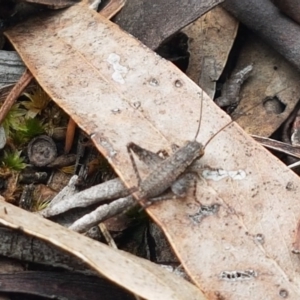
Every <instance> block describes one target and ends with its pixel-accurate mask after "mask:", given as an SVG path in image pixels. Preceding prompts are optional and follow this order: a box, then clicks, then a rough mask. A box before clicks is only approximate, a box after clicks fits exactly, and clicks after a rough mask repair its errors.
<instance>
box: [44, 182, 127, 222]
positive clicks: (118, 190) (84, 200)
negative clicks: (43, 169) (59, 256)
mask: <svg viewBox="0 0 300 300" xmlns="http://www.w3.org/2000/svg"><path fill="white" fill-rule="evenodd" d="M63 191H64V189H63V190H62V192H63ZM60 194H61V193H59V194H58V195H57V196H56V197H55V198H54V199H53V200H52V201H51V203H50V205H49V206H48V207H47V208H45V209H44V210H43V211H41V212H40V214H41V215H42V216H43V217H45V218H49V217H52V216H56V215H58V214H62V213H64V212H66V211H68V210H70V209H72V208H75V207H87V206H90V205H93V204H96V203H100V202H103V201H107V200H114V199H118V198H122V197H126V196H127V195H128V194H129V191H128V189H127V188H126V187H125V186H124V184H123V183H122V181H121V180H120V179H119V178H116V179H112V180H109V181H106V182H104V183H101V184H98V185H95V186H93V187H91V188H89V189H86V190H84V191H81V192H79V193H76V194H74V193H73V194H72V195H69V196H68V195H66V194H65V192H63V193H62V194H61V195H60Z"/></svg>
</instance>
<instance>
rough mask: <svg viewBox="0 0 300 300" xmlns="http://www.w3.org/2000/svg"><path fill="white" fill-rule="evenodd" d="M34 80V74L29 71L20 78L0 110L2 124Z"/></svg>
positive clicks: (0, 122)
mask: <svg viewBox="0 0 300 300" xmlns="http://www.w3.org/2000/svg"><path fill="white" fill-rule="evenodd" d="M32 78H33V76H32V74H31V73H30V71H29V70H28V69H26V71H25V72H24V73H23V75H22V76H21V77H20V79H19V81H18V82H17V83H16V84H15V86H14V87H13V88H12V90H11V91H10V93H9V94H8V96H7V97H6V99H5V100H4V103H3V105H2V106H1V108H0V124H2V123H3V121H4V119H5V117H6V116H7V114H8V113H9V111H10V109H11V108H12V106H13V105H14V103H15V102H16V100H17V98H18V97H19V96H20V95H21V93H22V92H23V90H24V89H25V88H26V86H27V85H28V84H29V82H30V81H31V79H32Z"/></svg>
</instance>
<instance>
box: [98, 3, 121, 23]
mask: <svg viewBox="0 0 300 300" xmlns="http://www.w3.org/2000/svg"><path fill="white" fill-rule="evenodd" d="M125 2H126V1H125V0H110V1H109V2H108V3H107V4H106V6H105V7H104V8H103V9H102V10H101V11H100V12H99V13H100V14H101V15H102V16H103V17H105V18H107V19H110V18H112V17H113V16H114V15H115V14H117V13H118V12H119V11H120V10H121V9H122V8H123V6H124V5H125Z"/></svg>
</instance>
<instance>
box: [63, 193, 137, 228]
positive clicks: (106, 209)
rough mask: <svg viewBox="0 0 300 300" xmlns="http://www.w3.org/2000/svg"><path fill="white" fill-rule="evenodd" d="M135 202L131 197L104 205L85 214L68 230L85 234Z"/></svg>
mask: <svg viewBox="0 0 300 300" xmlns="http://www.w3.org/2000/svg"><path fill="white" fill-rule="evenodd" d="M135 204H136V201H135V200H134V198H133V197H132V196H128V197H126V198H121V199H118V200H116V201H114V202H112V203H110V204H104V205H101V206H100V207H98V208H97V209H96V210H94V211H93V212H91V213H90V214H86V215H85V216H83V217H82V218H81V219H79V220H77V221H75V222H74V223H73V224H72V225H71V226H70V227H69V229H71V230H74V231H77V232H80V233H82V232H85V231H87V230H89V229H90V228H91V227H92V226H95V225H97V224H99V223H101V222H103V221H105V220H107V219H109V218H111V217H114V216H116V215H118V214H120V213H122V212H124V211H126V210H127V209H128V207H132V206H133V205H135Z"/></svg>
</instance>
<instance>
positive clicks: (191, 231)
mask: <svg viewBox="0 0 300 300" xmlns="http://www.w3.org/2000/svg"><path fill="white" fill-rule="evenodd" d="M7 36H8V37H9V39H10V40H11V42H12V43H13V45H14V46H15V48H16V49H17V51H18V52H19V54H20V56H21V57H22V59H23V60H24V62H25V63H26V65H27V66H28V68H29V69H30V71H31V72H32V73H33V74H34V76H35V78H36V79H37V80H38V82H39V83H40V84H41V85H42V87H43V88H44V89H45V90H46V91H47V92H48V93H49V95H50V96H51V97H52V98H53V100H54V101H55V102H56V103H57V104H58V105H60V106H61V107H62V108H63V109H64V110H65V111H66V112H67V113H69V114H70V115H71V116H72V118H73V119H74V120H75V122H76V123H77V124H78V125H79V126H80V127H81V128H82V129H84V130H85V131H86V132H87V133H88V134H90V135H91V138H92V139H93V141H94V143H95V145H96V147H97V148H98V149H99V150H100V151H101V152H102V153H103V154H104V155H105V156H106V157H107V159H108V160H109V161H110V163H111V164H112V165H113V167H114V168H115V170H116V172H117V173H118V174H119V175H120V177H121V178H122V180H124V182H125V183H126V185H127V186H129V187H131V186H134V185H136V180H134V172H133V170H132V166H131V165H130V159H129V157H128V155H127V153H126V144H127V143H128V142H135V143H137V144H139V145H141V146H143V147H145V148H147V149H149V150H151V151H154V152H155V151H158V150H161V149H166V150H170V149H171V144H173V143H175V144H177V145H179V146H180V145H182V144H183V140H187V139H189V140H191V139H194V135H195V132H196V130H197V127H198V122H199V110H200V105H201V103H200V102H201V101H202V100H203V104H202V105H203V115H202V123H201V124H202V126H201V132H200V136H199V137H198V138H197V139H198V140H199V141H203V142H205V141H207V140H208V139H209V138H210V137H211V135H212V134H213V133H216V132H217V131H218V130H219V129H221V128H222V127H223V126H224V125H225V124H227V123H228V122H229V118H228V117H227V116H226V115H225V114H224V113H223V112H222V111H221V110H220V109H219V108H218V107H216V105H215V104H214V103H213V102H212V101H211V99H209V98H208V97H207V95H206V94H205V93H203V91H202V90H201V89H200V88H199V87H198V86H197V85H196V84H195V83H193V82H192V81H191V80H190V79H189V78H187V77H186V76H185V75H184V74H182V73H181V72H180V71H179V70H178V69H177V68H176V67H174V66H173V65H172V64H171V63H169V62H167V61H165V60H164V59H162V58H160V57H159V56H157V55H156V54H154V53H153V52H152V51H150V50H149V49H147V48H146V47H145V46H144V45H142V44H141V43H140V42H138V41H137V40H135V39H134V38H132V37H131V36H129V35H128V34H126V33H125V32H123V31H122V30H120V29H119V27H118V26H116V25H114V24H112V23H111V22H109V21H108V20H106V19H104V18H102V17H101V16H99V15H97V14H96V13H94V12H92V11H89V10H88V9H87V8H86V7H84V6H82V5H80V4H79V5H75V6H73V7H71V8H69V9H68V10H66V11H64V12H58V13H57V14H55V15H52V17H48V18H44V19H43V20H38V21H37V20H31V21H29V22H27V23H26V27H25V26H24V25H22V26H17V27H16V28H14V29H13V30H11V31H9V32H8V33H7ZM200 163H201V164H202V166H203V178H202V180H201V181H199V182H198V189H197V199H198V200H199V201H201V203H202V205H203V206H202V207H200V206H199V202H197V201H196V199H194V197H192V196H189V197H187V198H186V199H185V200H174V201H165V202H162V203H157V204H156V205H153V206H152V207H150V208H148V209H147V211H148V213H149V214H150V215H151V216H152V218H153V219H154V220H155V221H156V222H157V223H158V224H159V225H160V226H161V227H162V228H163V229H164V231H165V234H166V236H167V237H168V239H169V241H170V242H171V244H172V246H173V248H174V250H175V252H176V253H177V255H178V257H179V259H180V260H181V262H182V264H183V266H184V267H185V269H186V271H187V272H188V273H189V275H190V276H191V278H192V279H193V281H194V282H195V284H197V285H198V286H199V288H200V289H201V290H202V291H204V292H205V294H206V296H207V297H208V298H209V299H221V298H226V299H237V298H240V299H243V298H245V299H250V298H255V299H274V298H276V297H279V296H281V295H286V294H288V295H289V297H290V298H291V299H297V298H299V293H300V292H299V290H300V289H299V282H300V280H299V279H300V278H299V277H300V275H299V274H300V272H299V269H300V265H299V260H298V257H297V256H296V255H292V254H291V248H292V243H293V237H294V236H293V232H294V231H295V228H296V226H297V218H298V216H299V215H300V206H299V205H298V202H297V200H296V199H297V196H298V194H299V188H300V182H299V179H298V177H297V176H296V175H295V174H294V173H293V172H291V171H290V170H288V169H287V168H286V166H284V165H283V164H282V163H281V162H279V161H278V160H277V159H276V158H274V157H273V156H272V155H270V154H269V152H267V151H266V150H265V149H264V148H262V147H261V146H260V145H259V144H257V143H256V142H255V141H254V140H253V139H252V138H250V137H249V136H248V135H247V134H245V133H244V132H243V131H242V130H241V129H240V127H239V126H238V125H236V124H233V125H231V126H230V127H227V128H226V129H225V130H223V131H222V132H220V133H219V134H218V135H217V136H216V137H215V138H214V139H213V140H212V141H211V143H210V144H209V145H208V146H207V147H206V153H205V155H204V157H203V158H202V159H201V162H200ZM141 170H142V174H146V173H147V170H146V169H145V168H141ZM1 205H3V204H1ZM10 209H11V208H10ZM1 211H3V208H2V210H1V207H0V212H1ZM15 215H16V216H15ZM8 216H11V218H12V219H9V221H8V220H7V218H8ZM22 216H23V217H22ZM26 217H27V218H28V219H27V220H30V217H29V216H28V215H26ZM1 218H2V221H1V222H2V223H3V224H6V225H10V226H24V227H23V228H24V230H27V231H28V233H31V234H35V235H37V236H40V237H42V238H44V239H45V238H48V240H49V241H51V242H52V243H54V244H55V245H57V246H60V247H63V245H64V247H67V246H66V244H65V243H66V241H68V242H69V243H70V245H72V248H68V249H69V251H70V252H71V251H73V252H75V253H77V254H78V255H79V250H80V251H81V252H80V256H82V258H83V259H84V260H86V261H87V260H88V261H89V262H91V257H93V259H97V267H100V266H101V268H103V269H101V272H102V273H104V272H105V274H106V276H107V277H108V278H110V279H112V278H113V280H114V281H117V280H116V278H115V276H119V274H116V273H118V272H119V271H118V270H119V268H121V267H122V263H119V260H120V258H118V259H114V261H117V263H116V265H115V266H113V267H112V266H111V265H110V266H109V267H108V266H107V265H106V263H103V260H102V258H103V257H102V255H99V249H98V248H97V249H96V248H95V247H96V245H94V243H93V242H91V243H88V242H87V241H86V240H83V237H81V236H79V235H77V234H75V233H69V231H66V229H59V228H61V227H59V226H57V225H55V227H53V228H55V230H56V232H55V233H53V232H52V231H51V234H49V233H47V237H45V231H44V230H46V228H48V230H49V226H51V225H50V224H51V223H49V222H47V221H46V220H39V222H36V223H35V224H34V225H35V226H33V224H32V221H30V222H29V221H26V219H25V216H24V215H22V213H20V214H19V211H18V210H16V208H14V210H12V211H10V212H9V215H5V214H2V213H1ZM44 222H46V223H44ZM27 223H28V224H27ZM38 224H39V225H38ZM40 224H45V226H46V227H43V226H42V225H40ZM53 226H54V225H53ZM62 230H63V231H62ZM58 233H61V234H58ZM75 239H76V245H73V242H74V240H75ZM91 245H92V246H91ZM81 247H83V248H81ZM99 247H100V246H99ZM101 247H103V246H102V245H101ZM94 251H97V254H96V253H95V252H94ZM87 253H88V256H87ZM118 255H119V254H118ZM124 255H125V254H124ZM87 257H88V258H87ZM129 257H131V256H129ZM103 259H104V258H103ZM111 259H112V257H111ZM131 262H132V260H131ZM132 264H134V263H132ZM93 265H94V261H93ZM94 267H95V268H96V265H94ZM106 267H107V268H108V270H107V269H106ZM110 268H111V269H110ZM127 268H128V264H127ZM127 270H128V272H127V274H126V279H127V280H128V281H129V282H127V281H126V282H124V281H122V280H123V278H122V279H118V280H119V281H118V283H119V284H122V285H123V286H126V288H128V289H130V290H132V291H134V292H135V293H137V294H139V295H142V291H140V289H141V288H142V287H140V285H143V284H146V287H145V286H143V288H149V289H151V285H152V284H151V283H150V281H149V280H148V279H149V278H148V277H143V280H141V281H139V282H138V281H136V280H137V279H141V278H140V277H139V278H136V276H137V272H136V271H133V270H132V269H131V268H128V269H127ZM107 272H108V273H109V274H108V273H107ZM130 272H132V273H130ZM130 274H132V275H130ZM120 276H121V275H120ZM147 276H150V275H147ZM131 277H133V279H134V280H135V282H131V281H130V279H129V278H131ZM145 278H147V279H146V280H145ZM148 292H149V293H150V291H149V290H148V291H147V292H145V293H143V295H146V297H147V298H148V297H149V294H148ZM151 296H153V297H155V296H154V295H153V294H151ZM199 297H200V296H199ZM164 299H166V298H164ZM186 299H191V297H189V296H187V294H186Z"/></svg>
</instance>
